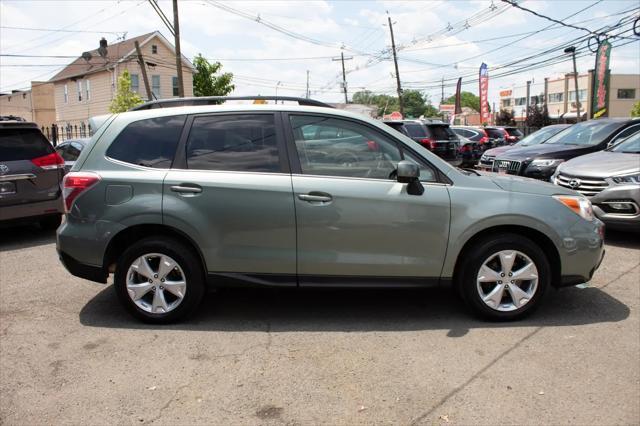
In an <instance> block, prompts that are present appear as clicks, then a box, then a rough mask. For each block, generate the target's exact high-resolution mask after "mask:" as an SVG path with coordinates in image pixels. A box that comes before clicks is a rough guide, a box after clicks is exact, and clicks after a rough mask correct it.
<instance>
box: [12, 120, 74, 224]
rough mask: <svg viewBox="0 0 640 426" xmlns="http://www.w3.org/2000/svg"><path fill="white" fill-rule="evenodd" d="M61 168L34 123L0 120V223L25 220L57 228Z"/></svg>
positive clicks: (58, 160) (60, 211) (62, 211)
mask: <svg viewBox="0 0 640 426" xmlns="http://www.w3.org/2000/svg"><path fill="white" fill-rule="evenodd" d="M63 168H64V160H63V159H62V158H61V157H60V156H59V155H58V154H56V152H55V151H54V149H53V147H52V146H51V144H50V143H49V141H48V140H47V138H45V137H44V135H43V134H42V132H41V131H40V129H39V128H38V125H37V124H35V123H28V122H24V121H16V120H8V121H1V120H0V224H3V225H5V224H8V223H14V221H22V220H26V221H30V222H39V223H40V225H41V226H42V227H43V228H45V229H56V228H57V227H58V226H59V225H60V221H61V218H62V213H64V208H63V204H62V191H61V189H60V188H61V182H62V177H63V174H64V169H63Z"/></svg>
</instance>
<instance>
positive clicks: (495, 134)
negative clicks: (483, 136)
mask: <svg viewBox="0 0 640 426" xmlns="http://www.w3.org/2000/svg"><path fill="white" fill-rule="evenodd" d="M485 131H486V132H487V136H489V137H490V138H492V139H504V131H503V130H500V129H485Z"/></svg>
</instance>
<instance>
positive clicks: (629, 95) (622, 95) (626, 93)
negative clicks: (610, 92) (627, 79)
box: [618, 89, 636, 99]
mask: <svg viewBox="0 0 640 426" xmlns="http://www.w3.org/2000/svg"><path fill="white" fill-rule="evenodd" d="M635 98H636V89H618V99H635Z"/></svg>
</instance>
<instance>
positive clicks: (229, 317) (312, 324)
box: [80, 286, 630, 337]
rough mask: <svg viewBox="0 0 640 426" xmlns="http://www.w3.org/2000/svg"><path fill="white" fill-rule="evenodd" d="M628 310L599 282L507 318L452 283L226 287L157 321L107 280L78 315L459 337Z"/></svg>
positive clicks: (104, 320)
mask: <svg viewBox="0 0 640 426" xmlns="http://www.w3.org/2000/svg"><path fill="white" fill-rule="evenodd" d="M629 312H630V311H629V308H628V307H627V306H626V305H625V304H623V303H622V302H620V301H619V300H617V299H615V298H613V297H612V296H610V295H609V294H607V293H606V292H604V291H602V290H600V289H597V288H585V289H578V288H575V287H571V288H565V289H562V290H559V291H556V290H555V289H550V290H549V292H548V294H547V295H546V297H545V300H543V304H542V306H540V309H538V310H537V311H536V312H535V313H534V314H533V315H531V316H530V317H528V318H526V319H524V320H521V321H517V322H510V323H496V322H486V321H482V320H479V319H476V318H475V317H473V316H471V314H470V313H469V312H468V311H467V310H466V309H465V307H464V306H463V304H462V301H461V300H459V299H458V298H457V297H456V296H455V295H454V293H453V291H452V290H451V289H444V288H432V289H391V290H380V289H375V290H369V289H358V290H347V289H326V290H317V289H314V290H311V289H308V290H307V289H305V290H298V289H273V290H271V289H242V290H240V289H237V290H235V289H234V290H230V289H225V290H221V291H219V292H216V293H211V294H208V295H207V296H206V297H205V300H204V301H203V304H202V305H201V307H200V309H199V311H198V313H196V315H195V316H194V317H192V318H191V319H189V320H187V321H185V322H182V323H179V324H172V325H166V326H156V325H147V324H143V323H141V322H139V321H137V320H135V319H133V318H132V317H131V316H129V315H128V313H127V312H125V310H124V308H122V307H121V305H120V303H119V301H118V300H117V297H116V295H115V292H114V290H113V288H112V287H111V286H109V287H107V288H105V289H104V290H103V291H101V292H100V293H98V294H97V295H96V296H95V297H94V298H93V299H92V300H90V301H89V302H88V303H87V304H86V305H85V306H84V307H83V309H82V310H81V312H80V322H81V323H82V324H83V325H85V326H90V327H106V328H128V329H168V330H185V331H222V332H224V331H232V332H243V331H253V332H255V331H265V332H267V331H275V332H287V331H324V332H326V331H340V332H352V331H361V332H362V331H381V332H384V331H412V330H449V332H448V334H447V335H448V336H450V337H461V336H464V335H465V334H467V332H468V331H469V330H470V329H473V328H495V327H537V326H577V325H584V324H594V323H605V322H617V321H622V320H624V319H625V318H627V317H628V316H629Z"/></svg>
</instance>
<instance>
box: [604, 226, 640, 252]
mask: <svg viewBox="0 0 640 426" xmlns="http://www.w3.org/2000/svg"><path fill="white" fill-rule="evenodd" d="M604 239H605V242H606V244H607V245H610V246H615V247H621V248H630V249H640V232H624V231H618V230H613V229H607V230H606V233H605V238H604Z"/></svg>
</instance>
